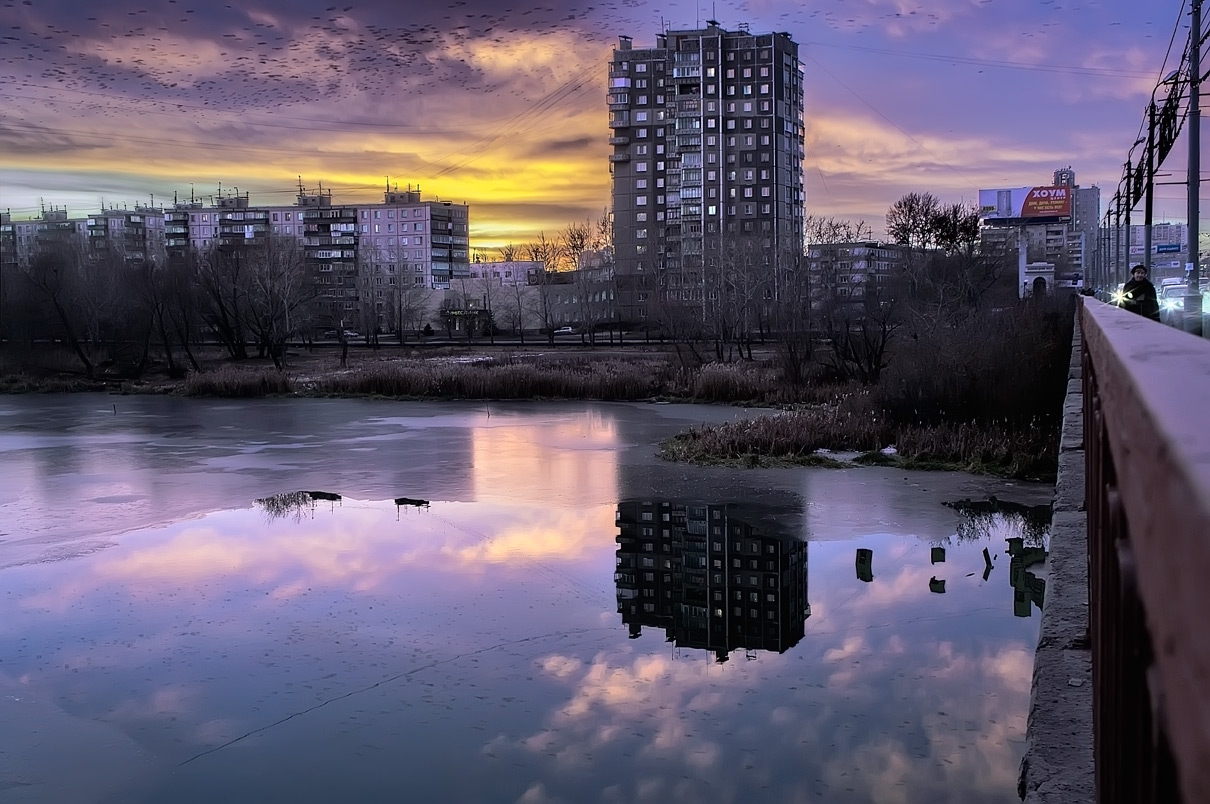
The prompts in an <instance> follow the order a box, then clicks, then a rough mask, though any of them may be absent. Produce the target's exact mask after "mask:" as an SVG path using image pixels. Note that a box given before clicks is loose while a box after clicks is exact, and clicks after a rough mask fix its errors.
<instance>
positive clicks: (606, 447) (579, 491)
mask: <svg viewBox="0 0 1210 804" xmlns="http://www.w3.org/2000/svg"><path fill="white" fill-rule="evenodd" d="M489 421H490V420H489ZM618 446H619V444H618V431H617V422H616V420H615V419H614V418H613V417H612V416H608V415H603V414H601V413H600V412H598V411H589V412H588V413H585V414H578V415H574V416H567V417H563V418H555V419H553V420H548V421H539V422H537V423H526V424H525V425H524V426H516V425H515V424H514V425H513V426H505V427H493V426H481V427H476V428H474V429H473V430H472V436H471V467H470V470H471V474H472V476H473V482H474V488H475V495H476V498H477V499H480V500H502V499H507V500H513V501H517V500H541V501H549V500H551V499H555V498H557V499H558V500H559V501H560V502H561V503H564V504H569V503H570V504H590V505H595V504H599V503H604V502H612V501H615V500H617V498H618V493H617V486H618V477H617V475H618V452H617V450H618ZM522 466H523V467H526V468H525V470H524V471H522V472H519V471H518V467H522Z"/></svg>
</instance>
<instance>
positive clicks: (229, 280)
mask: <svg viewBox="0 0 1210 804" xmlns="http://www.w3.org/2000/svg"><path fill="white" fill-rule="evenodd" d="M199 268H200V270H199V271H198V274H197V278H198V288H199V290H200V300H201V309H202V317H203V319H204V320H205V322H206V326H207V327H208V328H209V329H210V331H211V332H212V333H213V334H214V336H215V337H216V338H217V339H218V341H219V343H221V344H222V345H223V348H225V349H226V350H227V354H228V355H229V356H230V357H232V358H233V359H236V360H246V359H247V358H248V343H247V317H248V315H249V311H248V291H247V277H246V274H247V255H246V253H245V252H244V251H243V250H242V249H236V248H226V247H220V246H218V245H212V246H211V247H210V248H208V249H207V250H206V251H205V252H203V254H202V255H201V260H200V263H199Z"/></svg>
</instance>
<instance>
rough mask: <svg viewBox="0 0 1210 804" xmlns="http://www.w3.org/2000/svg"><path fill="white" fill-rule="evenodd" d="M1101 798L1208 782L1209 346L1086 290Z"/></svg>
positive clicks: (1167, 794)
mask: <svg viewBox="0 0 1210 804" xmlns="http://www.w3.org/2000/svg"><path fill="white" fill-rule="evenodd" d="M1080 326H1081V331H1082V337H1083V347H1082V348H1083V353H1082V362H1083V366H1082V368H1083V387H1084V438H1085V446H1086V460H1087V474H1086V482H1087V488H1086V497H1085V502H1086V506H1087V513H1088V561H1089V590H1088V592H1089V598H1088V600H1089V628H1090V631H1091V633H1090V637H1091V644H1092V657H1093V658H1092V683H1093V731H1094V750H1095V756H1096V787H1097V801H1098V802H1101V804H1116V803H1117V802H1121V803H1122V804H1127V803H1128V804H1139V803H1140V802H1142V803H1146V802H1154V803H1155V804H1161V802H1162V803H1163V804H1174V803H1176V802H1194V801H1201V800H1203V799H1204V798H1205V797H1206V794H1207V793H1206V791H1208V790H1210V410H1208V409H1207V404H1210V343H1208V342H1206V341H1204V340H1202V339H1200V338H1195V337H1192V336H1190V335H1188V334H1186V333H1183V332H1180V331H1177V330H1174V329H1172V328H1169V327H1164V326H1161V325H1159V324H1156V323H1154V322H1152V321H1148V320H1146V319H1144V318H1143V317H1141V316H1137V315H1134V314H1133V313H1128V312H1125V311H1123V310H1120V309H1118V308H1116V307H1113V306H1110V305H1107V304H1103V303H1101V302H1098V301H1096V300H1092V299H1086V300H1085V301H1084V304H1083V306H1082V309H1081V311H1080Z"/></svg>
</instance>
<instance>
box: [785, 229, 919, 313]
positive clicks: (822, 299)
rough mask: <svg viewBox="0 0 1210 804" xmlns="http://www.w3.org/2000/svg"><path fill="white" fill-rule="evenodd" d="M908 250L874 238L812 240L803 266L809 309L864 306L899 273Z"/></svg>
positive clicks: (905, 247)
mask: <svg viewBox="0 0 1210 804" xmlns="http://www.w3.org/2000/svg"><path fill="white" fill-rule="evenodd" d="M910 251H911V250H910V249H909V247H908V246H903V245H898V244H895V243H880V242H878V241H875V240H861V241H853V242H846V243H811V244H810V245H809V246H807V260H806V266H807V275H808V280H809V282H810V285H809V296H810V299H811V307H812V309H815V310H818V309H821V308H824V307H828V306H835V305H837V304H839V305H846V304H848V305H852V306H854V307H858V306H861V305H864V304H865V301H866V297H867V296H870V295H872V294H873V293H874V292H876V290H877V289H879V288H881V287H885V286H886V285H887V284H888V283H889V282H890V281H891V280H892V278H893V277H895V276H898V275H902V273H903V270H904V268H905V266H906V264H907V259H908V256H909V254H910Z"/></svg>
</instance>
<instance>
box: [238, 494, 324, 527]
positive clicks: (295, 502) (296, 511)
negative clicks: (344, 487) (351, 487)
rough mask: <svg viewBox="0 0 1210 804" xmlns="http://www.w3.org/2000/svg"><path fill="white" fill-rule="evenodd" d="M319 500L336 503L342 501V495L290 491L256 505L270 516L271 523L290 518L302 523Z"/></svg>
mask: <svg viewBox="0 0 1210 804" xmlns="http://www.w3.org/2000/svg"><path fill="white" fill-rule="evenodd" d="M318 500H329V501H333V502H335V501H338V500H340V495H339V494H333V493H331V492H328V491H289V492H286V493H284V494H274V495H273V496H272V497H262V498H260V499H259V500H257V501H256V504H257V505H258V506H260V508H261V509H262V510H263V511H264V512H265V514H267V515H268V519H269V521H273V520H274V519H285V518H286V517H289V518H291V519H292V520H293V521H295V522H301V521H302V520H303V518H304V516H305V514H307V513H310V512H313V511H314V510H315V503H316V501H318Z"/></svg>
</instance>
